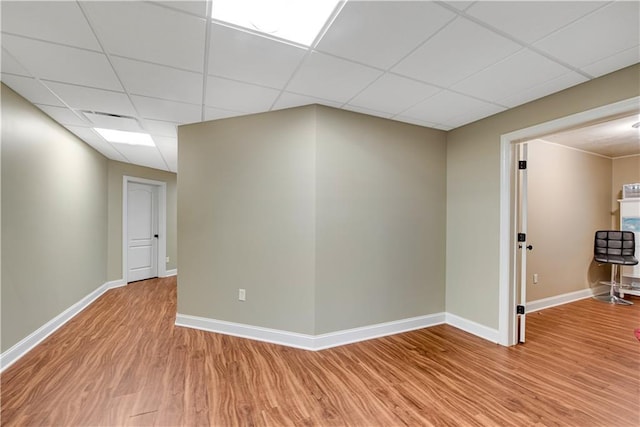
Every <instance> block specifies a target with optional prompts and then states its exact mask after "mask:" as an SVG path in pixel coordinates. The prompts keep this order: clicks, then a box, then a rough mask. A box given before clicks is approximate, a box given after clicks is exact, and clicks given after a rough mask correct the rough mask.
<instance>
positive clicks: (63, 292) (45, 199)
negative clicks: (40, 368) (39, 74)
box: [0, 84, 107, 352]
mask: <svg viewBox="0 0 640 427" xmlns="http://www.w3.org/2000/svg"><path fill="white" fill-rule="evenodd" d="M1 86H2V94H1V95H2V248H3V251H2V343H1V345H0V348H1V350H2V351H3V352H4V351H6V350H8V349H9V348H10V347H12V346H13V345H14V344H16V343H18V342H19V341H20V340H22V339H23V338H25V337H27V336H28V335H30V334H31V333H33V332H34V331H35V330H37V329H38V328H40V327H41V326H42V325H43V324H45V323H46V322H48V321H50V320H51V319H52V318H54V317H55V316H57V315H59V314H60V313H62V312H63V311H64V310H66V309H67V308H69V307H70V306H71V305H73V304H75V303H76V302H78V301H79V300H81V299H82V298H83V297H85V296H86V295H88V294H89V293H91V292H92V291H94V290H95V289H96V288H98V287H99V286H101V285H102V284H103V283H105V281H106V264H105V260H106V258H107V218H106V215H107V160H106V159H105V158H104V157H103V156H102V155H100V154H99V153H98V152H96V151H94V150H93V149H92V148H91V147H89V146H88V145H87V144H85V143H84V142H82V141H80V140H79V139H77V138H76V137H75V136H73V135H72V134H71V133H69V132H68V131H67V130H65V129H64V128H62V127H61V126H60V125H58V124H57V123H55V122H54V121H53V120H51V119H50V118H49V117H48V116H46V115H45V114H44V113H42V112H41V111H40V110H39V109H37V108H36V107H35V106H33V105H32V104H30V103H29V102H28V101H26V100H25V99H23V98H22V97H20V96H19V95H17V94H16V93H15V92H13V91H12V90H11V89H9V88H7V87H6V86H5V85H4V84H3V85H1Z"/></svg>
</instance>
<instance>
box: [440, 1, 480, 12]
mask: <svg viewBox="0 0 640 427" xmlns="http://www.w3.org/2000/svg"><path fill="white" fill-rule="evenodd" d="M442 3H444V4H447V5H449V6H452V7H455V8H456V9H459V10H466V9H468V8H469V7H470V6H471V5H472V4H474V3H476V2H475V1H462V0H452V1H443V2H442Z"/></svg>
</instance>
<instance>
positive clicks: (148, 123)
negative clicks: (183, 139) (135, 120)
mask: <svg viewBox="0 0 640 427" xmlns="http://www.w3.org/2000/svg"><path fill="white" fill-rule="evenodd" d="M143 125H144V128H145V130H146V131H147V132H149V133H150V134H151V135H154V136H166V137H173V138H175V137H176V136H177V135H178V132H177V129H176V126H177V125H178V124H177V123H173V122H163V121H161V120H150V119H147V120H145V121H144V124H143Z"/></svg>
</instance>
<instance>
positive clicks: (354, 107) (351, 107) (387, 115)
mask: <svg viewBox="0 0 640 427" xmlns="http://www.w3.org/2000/svg"><path fill="white" fill-rule="evenodd" d="M342 109H344V110H347V111H353V112H355V113H361V114H367V115H369V116H374V117H382V118H384V119H390V118H391V117H392V116H393V114H391V113H385V112H382V111H377V110H372V109H371V108H365V107H358V106H357V105H345V106H344V107H342Z"/></svg>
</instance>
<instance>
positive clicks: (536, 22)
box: [466, 1, 606, 43]
mask: <svg viewBox="0 0 640 427" xmlns="http://www.w3.org/2000/svg"><path fill="white" fill-rule="evenodd" d="M604 4H606V2H596V1H503V2H495V1H478V2H475V3H474V5H473V6H471V7H470V8H469V9H468V10H467V11H466V12H467V13H468V14H469V15H472V16H474V17H476V18H478V19H480V20H482V21H483V22H486V23H487V24H489V25H491V26H492V27H494V28H497V29H498V30H500V31H504V32H505V33H507V34H510V35H512V36H513V37H515V38H516V39H518V40H521V41H523V42H526V43H533V42H534V41H536V40H538V39H540V38H542V37H544V36H546V35H548V34H550V33H552V32H553V31H556V30H557V29H559V28H562V27H564V26H565V25H567V24H569V23H571V22H572V21H574V20H576V19H578V18H580V17H581V16H583V15H585V14H587V13H589V12H591V11H593V10H595V9H597V8H599V7H602V6H603V5H604Z"/></svg>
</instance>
